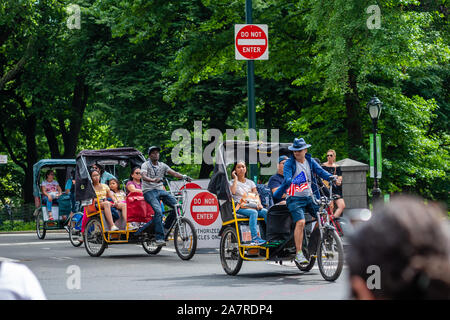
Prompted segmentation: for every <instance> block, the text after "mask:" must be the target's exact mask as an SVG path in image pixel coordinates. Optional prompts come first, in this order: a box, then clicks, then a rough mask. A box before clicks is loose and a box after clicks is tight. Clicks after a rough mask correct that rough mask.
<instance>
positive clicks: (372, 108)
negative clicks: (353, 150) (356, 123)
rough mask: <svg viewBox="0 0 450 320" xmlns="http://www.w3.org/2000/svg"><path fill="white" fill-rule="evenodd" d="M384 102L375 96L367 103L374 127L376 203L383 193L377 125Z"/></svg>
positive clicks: (373, 193) (373, 195)
mask: <svg viewBox="0 0 450 320" xmlns="http://www.w3.org/2000/svg"><path fill="white" fill-rule="evenodd" d="M382 106H383V103H382V102H381V101H380V99H378V98H377V97H373V98H372V99H370V101H369V102H368V103H367V111H368V112H369V115H370V118H371V119H372V129H373V177H374V179H373V181H374V182H373V189H372V198H373V202H374V203H375V201H376V200H378V198H379V197H380V195H381V190H380V188H378V170H377V166H378V164H377V158H378V157H377V126H378V118H379V117H380V114H381V108H382Z"/></svg>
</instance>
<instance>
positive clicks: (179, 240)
mask: <svg viewBox="0 0 450 320" xmlns="http://www.w3.org/2000/svg"><path fill="white" fill-rule="evenodd" d="M173 240H174V243H175V250H176V252H177V254H178V256H179V257H180V258H181V259H183V260H189V259H191V258H192V257H193V256H194V254H195V250H196V249H197V231H196V230H195V227H194V224H193V223H192V222H191V221H189V220H188V219H186V218H184V217H183V218H181V219H180V221H179V223H177V224H176V226H175V231H174V232H173Z"/></svg>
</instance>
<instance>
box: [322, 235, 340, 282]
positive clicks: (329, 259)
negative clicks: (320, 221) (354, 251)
mask: <svg viewBox="0 0 450 320" xmlns="http://www.w3.org/2000/svg"><path fill="white" fill-rule="evenodd" d="M317 260H318V264H319V271H320V274H321V275H322V277H323V278H324V279H325V280H327V281H335V280H336V279H337V278H339V276H340V274H341V272H342V268H343V266H344V248H343V247H342V242H341V238H340V237H339V235H338V234H337V232H336V231H335V230H332V231H331V230H327V231H325V233H324V235H323V238H322V239H321V241H320V247H319V254H318V257H317Z"/></svg>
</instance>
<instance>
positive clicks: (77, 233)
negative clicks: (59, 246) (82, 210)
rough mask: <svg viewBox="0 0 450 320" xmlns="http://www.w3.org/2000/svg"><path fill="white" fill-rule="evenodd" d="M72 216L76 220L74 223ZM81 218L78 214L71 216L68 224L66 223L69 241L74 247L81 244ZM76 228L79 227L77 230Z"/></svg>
mask: <svg viewBox="0 0 450 320" xmlns="http://www.w3.org/2000/svg"><path fill="white" fill-rule="evenodd" d="M74 216H76V218H75V220H76V221H74V220H73V218H74ZM81 218H82V216H81V215H80V214H73V215H72V216H71V217H70V218H69V222H68V226H69V240H70V243H71V244H72V245H73V246H74V247H79V246H81V244H82V243H83V242H82V235H81ZM78 225H79V226H78ZM78 227H80V228H78Z"/></svg>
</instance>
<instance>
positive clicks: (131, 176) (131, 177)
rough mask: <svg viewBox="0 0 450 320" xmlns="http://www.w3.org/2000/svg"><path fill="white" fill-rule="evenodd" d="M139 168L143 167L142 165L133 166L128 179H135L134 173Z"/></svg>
mask: <svg viewBox="0 0 450 320" xmlns="http://www.w3.org/2000/svg"><path fill="white" fill-rule="evenodd" d="M137 169H141V166H135V167H133V169H131V173H130V178H129V179H128V180H129V181H133V173H134V172H135V171H136V170H137Z"/></svg>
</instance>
